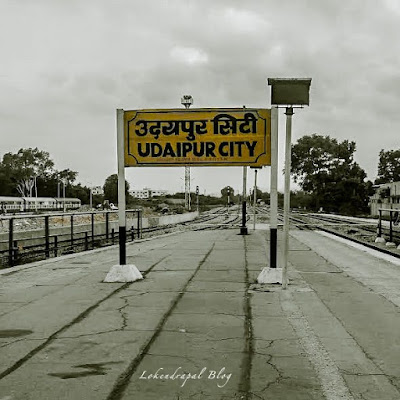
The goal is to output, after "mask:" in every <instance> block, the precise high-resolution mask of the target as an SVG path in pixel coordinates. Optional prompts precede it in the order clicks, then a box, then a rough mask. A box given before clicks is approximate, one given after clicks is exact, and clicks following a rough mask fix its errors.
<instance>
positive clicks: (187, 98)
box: [181, 94, 193, 108]
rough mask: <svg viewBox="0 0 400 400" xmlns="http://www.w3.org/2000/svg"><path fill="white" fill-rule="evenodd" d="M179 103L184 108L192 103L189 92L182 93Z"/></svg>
mask: <svg viewBox="0 0 400 400" xmlns="http://www.w3.org/2000/svg"><path fill="white" fill-rule="evenodd" d="M181 104H182V105H183V106H185V108H189V107H190V106H191V105H192V104H193V97H192V96H191V95H190V94H184V95H183V97H182V98H181Z"/></svg>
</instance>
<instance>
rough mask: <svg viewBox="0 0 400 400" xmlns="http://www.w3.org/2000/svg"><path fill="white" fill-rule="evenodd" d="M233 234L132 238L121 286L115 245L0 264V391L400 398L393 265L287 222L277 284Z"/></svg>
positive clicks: (19, 397)
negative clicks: (111, 273) (115, 273)
mask: <svg viewBox="0 0 400 400" xmlns="http://www.w3.org/2000/svg"><path fill="white" fill-rule="evenodd" d="M237 233H238V232H236V231H234V230H225V231H202V232H186V233H180V234H176V235H170V236H165V237H161V238H157V239H153V240H150V241H140V242H136V243H132V244H128V246H127V256H128V257H127V262H129V263H133V264H135V265H136V266H137V267H138V268H139V270H140V271H141V272H142V273H143V274H144V275H145V279H144V280H143V281H137V282H134V283H128V284H122V283H103V282H102V280H103V279H104V277H105V275H106V273H107V272H108V270H109V269H110V268H111V266H112V265H114V264H115V262H116V260H117V259H118V248H116V247H113V248H107V249H101V250H97V251H91V252H87V253H80V254H77V255H70V256H66V257H61V258H59V259H51V260H47V261H46V262H40V263H36V264H31V265H26V266H23V267H18V268H15V269H13V270H11V269H10V270H4V271H1V272H0V282H1V284H0V400H25V399H28V400H39V399H40V400H43V399H52V400H53V399H62V400H64V399H65V400H75V399H85V400H86V399H96V400H98V399H104V400H111V399H113V400H114V399H115V400H118V399H124V400H125V399H126V400H128V399H139V400H142V399H143V400H152V399H154V400H155V399H157V400H159V399H166V400H167V399H168V400H170V399H180V400H185V399H192V400H193V399H194V400H196V399H197V400H202V399H212V400H218V399H227V400H228V399H229V400H235V399H242V400H250V399H254V400H255V399H265V400H322V399H327V400H339V399H340V400H343V399H344V400H352V399H354V400H356V399H360V400H398V399H400V393H399V389H400V335H399V332H400V315H399V308H398V307H399V298H400V297H399V293H400V272H399V265H397V264H394V263H392V262H390V261H388V260H380V259H378V258H376V257H373V256H371V255H370V254H367V253H365V252H363V251H360V250H358V249H355V248H353V247H351V246H348V245H347V244H344V243H339V242H335V241H333V240H331V239H330V238H328V237H324V236H322V235H320V234H318V233H315V232H305V231H292V232H291V239H290V254H289V260H290V268H289V279H290V282H291V284H290V285H289V289H288V290H286V291H283V290H282V289H281V287H280V286H279V285H259V284H257V283H255V281H256V278H257V275H258V274H259V272H260V271H261V269H262V268H263V267H264V266H268V254H269V237H268V232H267V231H252V230H249V233H250V235H248V236H240V235H238V234H237ZM280 235H281V232H279V235H278V239H279V240H278V245H279V251H280V247H281V241H280V240H281V237H280ZM279 259H280V258H279Z"/></svg>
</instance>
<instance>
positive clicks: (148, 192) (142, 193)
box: [129, 188, 168, 199]
mask: <svg viewBox="0 0 400 400" xmlns="http://www.w3.org/2000/svg"><path fill="white" fill-rule="evenodd" d="M129 193H130V194H131V195H132V196H133V197H135V198H136V199H149V198H150V197H157V196H165V195H166V194H167V193H168V191H167V190H155V189H149V188H143V189H142V190H131V191H130V192H129Z"/></svg>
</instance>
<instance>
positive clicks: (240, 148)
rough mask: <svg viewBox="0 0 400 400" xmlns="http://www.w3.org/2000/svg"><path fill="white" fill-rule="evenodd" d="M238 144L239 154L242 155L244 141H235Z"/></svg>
mask: <svg viewBox="0 0 400 400" xmlns="http://www.w3.org/2000/svg"><path fill="white" fill-rule="evenodd" d="M235 144H236V145H237V150H238V156H239V157H242V146H243V145H244V142H235Z"/></svg>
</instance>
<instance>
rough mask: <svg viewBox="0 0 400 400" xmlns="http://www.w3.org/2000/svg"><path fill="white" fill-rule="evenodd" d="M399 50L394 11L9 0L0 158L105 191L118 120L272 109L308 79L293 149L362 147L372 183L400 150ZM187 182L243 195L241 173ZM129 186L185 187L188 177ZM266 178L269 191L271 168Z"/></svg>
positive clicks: (145, 178) (299, 1)
mask: <svg viewBox="0 0 400 400" xmlns="http://www.w3.org/2000/svg"><path fill="white" fill-rule="evenodd" d="M399 38H400V1H398V0H379V1H377V0H375V1H372V0H346V1H343V0H323V1H321V0H296V1H293V0H291V1H289V0H273V1H272V0H271V1H269V0H247V1H243V0H241V1H236V0H229V1H228V0H173V1H170V0H153V1H151V0H143V1H139V0H113V1H110V0H84V1H83V0H79V1H78V0H35V1H32V0H0V52H1V53H0V54H1V63H0V65H1V66H0V132H1V147H0V156H1V157H2V156H3V154H4V153H6V152H10V151H11V152H16V151H18V149H20V148H28V147H38V148H39V149H41V150H45V151H48V152H49V153H50V155H51V157H52V159H53V160H54V162H55V167H56V168H57V169H64V168H70V169H72V170H75V171H78V172H79V175H78V181H80V182H82V183H83V184H86V185H89V184H90V185H103V183H104V180H105V178H106V177H107V176H109V175H110V174H113V173H116V169H117V161H116V130H115V109H116V108H124V109H126V110H128V109H138V108H175V107H180V106H181V105H180V99H181V96H182V95H183V94H191V95H192V96H193V98H194V106H195V107H242V106H243V105H246V106H247V107H260V108H265V107H268V108H269V107H270V88H269V86H268V85H267V82H266V80H267V78H268V77H309V78H312V84H311V90H310V107H306V108H304V109H302V110H295V115H294V117H293V140H292V141H293V143H295V142H296V141H297V140H298V139H299V138H300V137H301V136H303V135H309V134H313V133H317V134H322V135H330V136H331V137H334V138H337V139H338V140H339V141H342V140H344V139H350V140H354V141H355V142H356V144H357V151H356V156H355V158H356V161H357V162H358V163H359V164H360V165H361V167H362V168H364V170H365V171H366V172H367V175H368V178H369V179H371V180H374V179H375V177H376V174H377V164H378V153H379V151H380V150H381V149H384V150H394V149H399V148H400V135H399V132H400V105H399V101H398V99H399V95H400V41H399ZM283 112H284V111H283V110H281V111H280V114H281V115H280V121H279V123H280V144H281V145H280V157H279V158H280V164H279V170H282V169H283V167H284V165H283V158H284V155H283V146H282V145H283V137H284V132H285V124H284V123H285V119H284V114H283ZM191 170H192V187H195V186H196V185H198V186H200V192H201V193H203V192H204V190H205V191H206V193H212V192H219V190H220V189H221V188H222V187H224V186H226V185H231V186H232V187H234V188H236V189H239V188H241V185H242V184H241V179H242V169H241V168H234V167H230V168H222V167H215V168H205V167H202V168H200V167H197V168H192V169H191ZM253 176H254V175H253V172H251V173H249V174H248V178H249V180H250V181H251V183H252V182H253V179H254V178H253ZM126 177H127V180H128V182H129V183H130V185H131V188H133V189H141V188H143V187H144V186H147V187H151V188H157V189H168V190H172V191H178V190H183V188H184V181H183V177H184V169H183V168H129V169H127V170H126ZM259 177H260V180H259V183H260V186H261V188H262V189H263V188H264V189H266V188H268V187H269V168H265V169H264V170H263V171H262V172H261V173H260V174H259ZM279 187H280V188H281V189H282V188H283V179H282V177H280V180H279Z"/></svg>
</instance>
